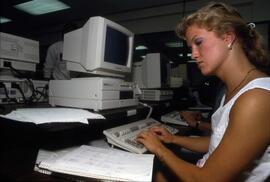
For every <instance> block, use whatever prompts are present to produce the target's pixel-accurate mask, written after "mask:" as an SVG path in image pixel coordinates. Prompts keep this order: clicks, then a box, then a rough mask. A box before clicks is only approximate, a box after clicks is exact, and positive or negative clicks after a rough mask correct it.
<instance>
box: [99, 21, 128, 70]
mask: <svg viewBox="0 0 270 182" xmlns="http://www.w3.org/2000/svg"><path fill="white" fill-rule="evenodd" d="M128 48H129V44H128V36H127V35H125V34H123V33H121V32H119V31H117V30H115V29H113V28H111V27H109V26H108V27H107V33H106V42H105V55H104V61H105V62H109V63H113V64H119V65H123V66H125V65H127V61H128Z"/></svg>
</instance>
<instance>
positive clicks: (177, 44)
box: [165, 42, 184, 48]
mask: <svg viewBox="0 0 270 182" xmlns="http://www.w3.org/2000/svg"><path fill="white" fill-rule="evenodd" d="M165 45H166V46H167V47H171V48H177V47H183V46H184V45H183V42H167V43H165Z"/></svg>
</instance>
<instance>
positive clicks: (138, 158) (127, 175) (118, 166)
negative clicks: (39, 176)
mask: <svg viewBox="0 0 270 182" xmlns="http://www.w3.org/2000/svg"><path fill="white" fill-rule="evenodd" d="M60 152H61V154H63V155H58V156H57V155H55V156H54V157H49V158H48V159H47V160H46V159H43V160H41V161H40V162H39V165H38V168H39V169H40V170H41V171H42V170H46V171H47V174H50V172H57V173H62V174H69V175H75V176H80V177H89V178H95V179H101V180H110V181H111V180H113V181H145V182H146V181H151V180H152V172H153V162H154V161H153V160H154V155H153V154H134V153H130V152H125V151H121V150H117V149H113V148H109V149H108V148H99V147H93V146H87V145H82V146H80V147H77V148H75V149H74V148H73V149H72V150H70V151H64V152H63V151H60Z"/></svg>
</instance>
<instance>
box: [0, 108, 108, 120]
mask: <svg viewBox="0 0 270 182" xmlns="http://www.w3.org/2000/svg"><path fill="white" fill-rule="evenodd" d="M0 116H1V117H4V118H8V119H13V120H17V121H23V122H31V123H35V124H43V123H53V122H54V123H55V122H81V123H85V124H88V120H87V119H105V118H104V117H103V116H102V115H100V114H97V113H91V112H89V111H87V110H83V109H73V108H57V107H56V108H26V109H17V110H15V111H12V112H11V113H9V114H7V115H0Z"/></svg>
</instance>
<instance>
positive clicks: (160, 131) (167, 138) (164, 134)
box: [149, 126, 173, 143]
mask: <svg viewBox="0 0 270 182" xmlns="http://www.w3.org/2000/svg"><path fill="white" fill-rule="evenodd" d="M149 132H152V133H154V134H155V135H157V137H158V139H159V140H160V141H162V142H164V143H172V140H173V135H172V134H171V133H170V132H169V131H168V130H167V129H166V128H164V127H162V126H154V127H151V128H150V129H149Z"/></svg>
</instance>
